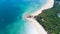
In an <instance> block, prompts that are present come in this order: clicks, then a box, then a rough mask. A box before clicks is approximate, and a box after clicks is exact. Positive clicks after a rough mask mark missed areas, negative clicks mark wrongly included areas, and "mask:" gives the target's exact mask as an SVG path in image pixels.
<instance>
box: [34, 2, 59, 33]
mask: <svg viewBox="0 0 60 34" xmlns="http://www.w3.org/2000/svg"><path fill="white" fill-rule="evenodd" d="M59 16H60V4H59V2H56V1H55V4H54V6H53V8H51V9H47V10H43V12H42V13H41V14H39V15H38V16H37V17H35V18H36V20H37V21H38V22H39V23H40V24H41V25H42V26H43V27H44V28H45V30H46V31H47V32H48V34H60V17H59Z"/></svg>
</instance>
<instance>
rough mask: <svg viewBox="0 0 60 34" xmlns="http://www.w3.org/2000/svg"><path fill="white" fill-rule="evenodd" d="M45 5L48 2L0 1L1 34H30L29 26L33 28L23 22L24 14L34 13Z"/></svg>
mask: <svg viewBox="0 0 60 34" xmlns="http://www.w3.org/2000/svg"><path fill="white" fill-rule="evenodd" d="M45 3H46V0H0V34H28V32H27V30H29V29H28V28H29V27H28V28H27V26H30V27H32V26H31V25H30V24H29V25H28V23H29V22H27V21H24V20H22V16H23V14H24V13H26V12H29V13H33V12H35V11H36V10H38V9H40V8H41V7H42V5H44V4H45ZM32 28H33V27H32ZM30 33H31V32H30Z"/></svg>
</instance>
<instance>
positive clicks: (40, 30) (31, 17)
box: [24, 0, 54, 34]
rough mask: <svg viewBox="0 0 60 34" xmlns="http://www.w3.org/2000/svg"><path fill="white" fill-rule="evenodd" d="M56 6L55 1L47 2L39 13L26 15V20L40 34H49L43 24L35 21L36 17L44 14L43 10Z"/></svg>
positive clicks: (48, 0) (49, 0)
mask: <svg viewBox="0 0 60 34" xmlns="http://www.w3.org/2000/svg"><path fill="white" fill-rule="evenodd" d="M53 4H54V0H47V3H46V4H45V5H43V6H42V8H41V9H39V10H38V11H36V12H34V13H33V14H30V15H28V14H26V15H25V16H24V18H25V19H26V20H28V21H29V23H30V24H32V25H33V26H34V27H35V28H36V29H37V31H38V34H47V31H46V30H45V29H44V28H43V26H42V25H41V24H39V23H38V22H37V21H36V20H35V19H34V16H37V15H39V14H40V13H42V11H43V10H45V9H49V8H52V7H53Z"/></svg>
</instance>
